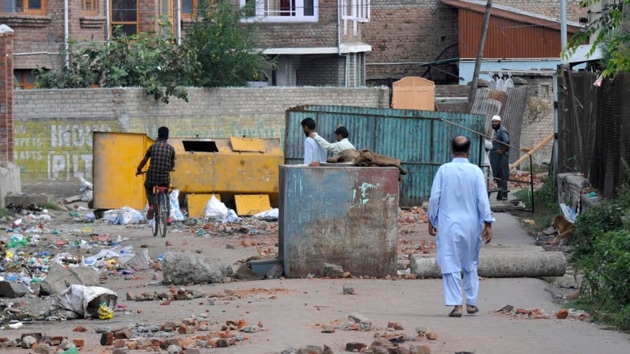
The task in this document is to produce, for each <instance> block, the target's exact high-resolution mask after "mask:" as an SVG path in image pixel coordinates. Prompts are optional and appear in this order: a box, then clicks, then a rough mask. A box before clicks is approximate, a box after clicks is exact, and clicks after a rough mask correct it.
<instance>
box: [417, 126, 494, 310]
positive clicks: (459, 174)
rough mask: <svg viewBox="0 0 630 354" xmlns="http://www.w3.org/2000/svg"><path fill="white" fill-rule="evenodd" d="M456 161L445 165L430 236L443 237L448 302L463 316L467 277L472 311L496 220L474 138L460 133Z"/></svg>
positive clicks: (436, 182) (436, 184)
mask: <svg viewBox="0 0 630 354" xmlns="http://www.w3.org/2000/svg"><path fill="white" fill-rule="evenodd" d="M451 148H452V152H453V160H452V161H451V162H449V163H445V164H444V165H442V166H440V168H439V169H438V171H437V174H436V175H435V178H434V179H433V185H432V187H431V198H430V199H429V210H428V216H429V234H431V235H432V236H435V235H437V240H436V244H437V262H438V265H439V266H440V269H441V271H442V285H443V287H444V302H445V303H446V306H454V307H453V310H452V311H451V312H450V313H449V317H461V316H462V313H463V309H462V288H461V283H462V276H461V273H462V271H463V273H464V292H465V293H466V312H468V313H469V314H474V313H477V312H479V308H477V294H478V291H479V276H478V275H477V265H478V264H479V251H480V250H481V245H482V243H483V244H487V243H488V242H490V240H491V239H492V223H493V222H494V218H493V217H492V212H491V211H490V202H489V201H488V192H487V189H486V182H485V178H484V175H483V172H482V171H481V169H480V168H479V167H478V166H476V165H473V164H471V163H470V162H469V161H468V154H469V153H470V140H469V139H468V138H467V137H464V136H458V137H455V138H454V139H453V141H452V143H451Z"/></svg>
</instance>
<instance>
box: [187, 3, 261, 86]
mask: <svg viewBox="0 0 630 354" xmlns="http://www.w3.org/2000/svg"><path fill="white" fill-rule="evenodd" d="M246 11H247V10H242V11H241V10H240V9H239V8H238V7H237V6H234V5H232V4H230V3H228V2H224V1H221V2H218V4H208V3H205V4H200V6H199V8H198V10H197V13H198V15H199V16H200V18H199V19H198V20H197V21H195V22H193V23H192V24H191V26H190V27H189V28H188V29H187V30H186V38H185V39H184V43H183V44H184V46H186V47H189V48H190V49H191V50H192V51H194V52H195V53H197V57H198V58H199V63H200V65H201V69H200V72H199V74H198V75H196V76H195V77H194V83H195V85H197V86H202V87H220V86H227V85H230V86H245V85H246V84H247V81H252V80H258V79H260V78H261V77H262V75H263V72H264V71H265V70H266V69H269V68H271V67H272V64H271V63H270V62H269V61H267V59H266V57H265V56H264V55H263V54H262V53H261V52H260V51H254V49H253V48H254V47H255V43H254V42H255V38H254V36H253V34H254V33H255V25H254V24H252V23H243V24H241V23H240V19H241V17H243V16H245V13H246Z"/></svg>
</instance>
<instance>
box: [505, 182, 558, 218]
mask: <svg viewBox="0 0 630 354" xmlns="http://www.w3.org/2000/svg"><path fill="white" fill-rule="evenodd" d="M542 183H543V184H542V186H541V187H540V188H538V189H536V190H535V191H534V206H535V211H536V214H541V215H547V214H549V213H556V212H557V211H558V186H557V184H556V181H555V179H554V178H553V177H549V176H546V177H545V178H543V181H542ZM531 194H532V192H531V190H530V189H522V190H520V191H518V192H516V193H515V194H514V196H515V197H516V198H518V199H519V200H521V201H523V203H525V207H527V209H531V208H532V198H531ZM547 216H548V215H547ZM552 217H553V215H552Z"/></svg>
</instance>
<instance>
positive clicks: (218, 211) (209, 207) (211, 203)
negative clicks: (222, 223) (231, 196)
mask: <svg viewBox="0 0 630 354" xmlns="http://www.w3.org/2000/svg"><path fill="white" fill-rule="evenodd" d="M227 214H228V208H227V207H226V206H225V204H223V203H222V202H221V201H220V200H218V199H217V197H215V196H214V194H213V195H212V198H210V200H208V203H206V207H205V208H204V209H203V216H204V218H206V219H211V218H214V219H219V220H221V219H223V218H224V217H226V216H227Z"/></svg>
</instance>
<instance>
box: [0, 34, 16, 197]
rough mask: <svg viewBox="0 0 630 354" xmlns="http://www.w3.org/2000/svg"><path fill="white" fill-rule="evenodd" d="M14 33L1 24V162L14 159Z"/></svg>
mask: <svg viewBox="0 0 630 354" xmlns="http://www.w3.org/2000/svg"><path fill="white" fill-rule="evenodd" d="M13 33H14V32H13V30H12V29H11V28H9V27H8V26H6V25H0V57H1V58H4V60H1V61H0V163H3V162H10V161H13ZM2 197H4V196H2ZM2 206H3V205H2Z"/></svg>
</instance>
